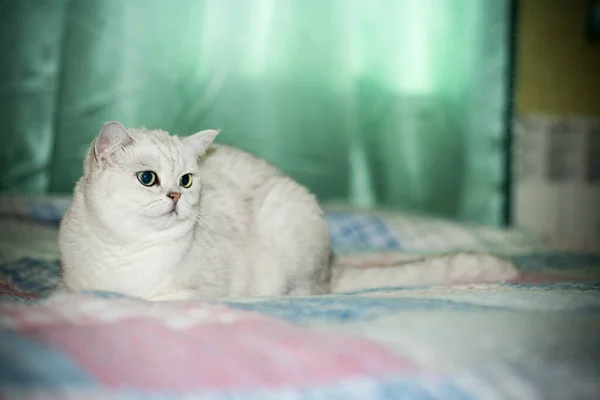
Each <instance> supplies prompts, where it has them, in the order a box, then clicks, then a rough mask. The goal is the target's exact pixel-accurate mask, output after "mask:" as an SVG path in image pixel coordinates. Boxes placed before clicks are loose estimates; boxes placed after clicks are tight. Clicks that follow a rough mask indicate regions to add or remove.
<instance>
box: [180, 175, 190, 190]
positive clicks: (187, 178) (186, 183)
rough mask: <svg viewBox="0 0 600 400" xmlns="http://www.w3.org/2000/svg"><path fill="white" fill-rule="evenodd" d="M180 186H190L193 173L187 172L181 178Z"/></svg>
mask: <svg viewBox="0 0 600 400" xmlns="http://www.w3.org/2000/svg"><path fill="white" fill-rule="evenodd" d="M179 186H181V187H182V188H185V189H187V188H189V187H190V186H192V174H185V175H183V176H182V177H181V178H180V179H179Z"/></svg>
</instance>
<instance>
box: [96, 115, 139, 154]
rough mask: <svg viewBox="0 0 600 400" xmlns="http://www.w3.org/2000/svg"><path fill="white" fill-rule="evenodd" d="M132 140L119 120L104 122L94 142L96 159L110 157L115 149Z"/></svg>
mask: <svg viewBox="0 0 600 400" xmlns="http://www.w3.org/2000/svg"><path fill="white" fill-rule="evenodd" d="M132 140H133V138H132V137H131V135H130V134H129V132H127V129H125V127H124V126H123V125H122V124H121V123H120V122H117V121H110V122H107V123H105V124H104V126H103V127H102V130H101V131H100V133H99V134H98V137H97V138H96V141H95V142H94V152H95V155H96V159H106V158H108V157H110V156H111V155H112V154H113V153H114V152H115V151H117V150H118V149H119V148H121V147H122V146H124V145H125V144H127V143H129V142H130V141H132Z"/></svg>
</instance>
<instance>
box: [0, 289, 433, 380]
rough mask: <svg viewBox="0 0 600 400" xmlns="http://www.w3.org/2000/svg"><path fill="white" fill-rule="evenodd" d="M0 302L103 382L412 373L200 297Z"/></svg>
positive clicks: (381, 357) (389, 360) (340, 341)
mask: <svg viewBox="0 0 600 400" xmlns="http://www.w3.org/2000/svg"><path fill="white" fill-rule="evenodd" d="M0 311H2V312H3V315H6V317H7V318H8V319H9V322H10V323H11V325H12V326H13V329H16V330H18V331H19V332H21V334H23V335H24V336H26V337H29V338H31V339H34V340H36V341H39V342H42V343H47V344H48V345H50V346H51V347H52V348H54V349H56V350H57V351H59V352H60V353H61V354H64V355H65V356H66V357H68V358H70V359H71V360H72V361H73V362H75V363H77V364H78V365H79V366H80V367H81V368H83V369H84V370H85V371H86V372H87V373H88V374H90V375H91V376H93V377H94V378H95V379H97V380H98V381H99V382H101V383H102V384H103V385H107V386H110V387H113V388H125V387H134V388H140V389H145V390H161V389H169V390H179V391H185V390H193V389H205V390H206V389H208V390H210V389H216V388H219V389H222V388H230V389H240V388H260V387H265V386H266V385H268V386H269V387H274V386H287V385H289V386H298V385H302V386H304V385H313V384H323V383H332V382H336V381H338V380H340V379H346V378H353V377H369V376H375V377H389V376H398V375H414V374H419V373H420V372H421V371H420V369H419V368H418V367H417V366H416V365H415V364H414V363H413V362H411V361H409V360H405V359H404V358H401V357H399V356H397V355H395V354H393V353H392V352H391V351H390V350H388V349H386V348H385V347H383V346H381V345H379V344H376V343H372V342H370V341H367V340H363V339H358V338H353V337H346V336H343V335H335V334H329V333H319V332H313V331H311V330H308V329H304V328H301V327H298V326H295V325H293V324H290V323H288V322H285V321H279V320H276V319H273V318H270V317H264V316H262V315H260V314H256V313H251V312H246V311H239V310H234V309H230V308H228V307H224V306H221V305H213V304H210V303H193V304H186V303H171V304H168V303H148V302H142V301H137V300H131V299H115V300H105V299H104V300H101V299H94V298H84V297H82V296H78V295H69V296H65V297H64V298H55V299H53V300H48V301H44V302H42V303H37V304H36V305H35V306H32V305H29V306H28V305H25V304H19V305H12V306H9V305H4V306H1V305H0ZM7 311H11V312H8V313H6V312H7Z"/></svg>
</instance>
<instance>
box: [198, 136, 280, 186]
mask: <svg viewBox="0 0 600 400" xmlns="http://www.w3.org/2000/svg"><path fill="white" fill-rule="evenodd" d="M201 166H202V168H201V171H202V177H203V180H204V181H205V182H209V183H211V184H219V183H225V182H228V183H229V184H232V185H234V186H236V187H238V188H240V189H242V188H249V187H250V188H251V187H254V186H257V185H260V184H262V183H263V182H264V181H265V180H267V179H272V178H275V177H277V178H285V176H284V175H283V174H282V173H281V172H280V171H279V170H278V169H277V168H276V167H275V166H273V165H272V164H269V163H268V162H267V161H264V160H262V159H260V158H258V157H256V156H254V155H252V154H250V153H248V152H246V151H244V150H240V149H236V148H234V147H231V146H227V145H217V146H213V147H211V148H210V149H209V150H208V151H207V154H206V155H205V156H204V159H203V160H202V165H201Z"/></svg>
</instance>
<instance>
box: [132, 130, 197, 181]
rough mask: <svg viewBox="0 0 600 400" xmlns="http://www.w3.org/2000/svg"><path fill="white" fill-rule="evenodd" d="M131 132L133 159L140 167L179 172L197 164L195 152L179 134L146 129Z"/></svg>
mask: <svg viewBox="0 0 600 400" xmlns="http://www.w3.org/2000/svg"><path fill="white" fill-rule="evenodd" d="M129 133H130V135H131V136H132V137H133V138H134V143H132V150H133V151H132V158H133V159H132V160H131V161H132V162H133V163H134V164H137V165H138V166H139V167H142V166H144V167H145V168H154V169H161V170H173V171H174V172H178V171H180V170H185V169H190V168H195V167H196V166H197V157H196V155H195V153H194V152H193V151H192V149H190V147H189V146H185V145H184V143H183V142H182V140H181V139H180V138H179V137H177V136H171V135H169V134H168V133H167V132H165V131H160V130H153V131H149V130H145V129H131V130H130V131H129Z"/></svg>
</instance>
